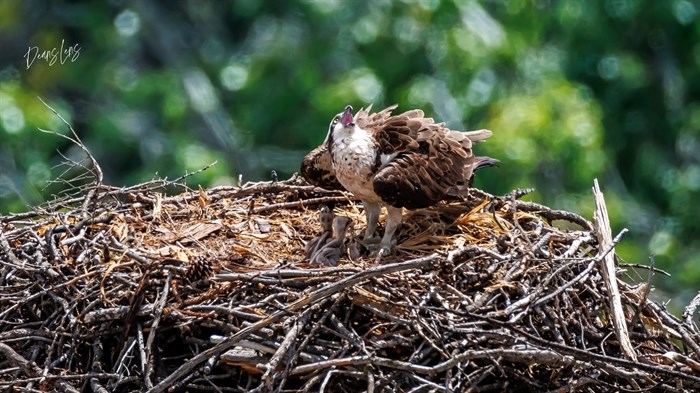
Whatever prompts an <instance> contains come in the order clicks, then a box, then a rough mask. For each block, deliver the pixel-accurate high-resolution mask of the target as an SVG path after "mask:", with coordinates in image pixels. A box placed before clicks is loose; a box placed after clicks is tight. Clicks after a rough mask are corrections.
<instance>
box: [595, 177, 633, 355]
mask: <svg viewBox="0 0 700 393" xmlns="http://www.w3.org/2000/svg"><path fill="white" fill-rule="evenodd" d="M593 196H594V198H595V206H596V209H595V212H594V214H593V223H594V224H593V225H594V227H595V235H596V237H597V238H598V244H599V245H600V250H601V252H602V251H603V250H606V249H608V248H609V247H610V246H612V245H614V242H613V239H612V233H611V231H610V220H609V218H608V209H607V207H606V206H605V198H604V197H603V193H602V192H601V191H600V186H599V185H598V179H594V180H593ZM602 262H603V263H602V265H601V270H602V271H603V279H604V280H605V286H606V288H607V290H608V297H609V301H610V312H611V313H612V320H613V326H614V327H615V334H616V335H617V339H618V340H619V341H620V347H621V348H622V351H623V352H624V353H625V355H626V356H627V357H628V358H630V359H631V360H637V353H636V352H635V350H634V347H633V346H632V342H631V341H630V337H629V332H628V331H627V320H626V318H625V310H624V309H623V308H622V298H621V296H620V290H619V289H618V287H617V276H616V274H615V251H614V250H611V251H610V252H609V253H608V255H606V256H605V257H604V258H603V261H602Z"/></svg>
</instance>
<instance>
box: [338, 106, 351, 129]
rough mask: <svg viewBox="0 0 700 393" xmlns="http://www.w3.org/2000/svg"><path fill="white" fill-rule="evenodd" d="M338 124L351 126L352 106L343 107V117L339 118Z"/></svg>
mask: <svg viewBox="0 0 700 393" xmlns="http://www.w3.org/2000/svg"><path fill="white" fill-rule="evenodd" d="M340 122H341V123H343V125H344V126H346V127H347V126H348V125H350V124H352V106H350V105H348V106H346V107H345V111H344V112H343V116H342V117H341V118H340Z"/></svg>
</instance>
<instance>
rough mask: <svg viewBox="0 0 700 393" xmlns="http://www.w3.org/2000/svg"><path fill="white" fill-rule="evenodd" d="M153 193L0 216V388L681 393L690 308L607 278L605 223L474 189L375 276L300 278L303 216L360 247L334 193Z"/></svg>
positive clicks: (284, 189)
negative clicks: (337, 223)
mask: <svg viewBox="0 0 700 393" xmlns="http://www.w3.org/2000/svg"><path fill="white" fill-rule="evenodd" d="M160 185H161V184H156V183H148V184H142V185H138V186H134V187H131V188H121V189H118V188H112V187H107V186H103V185H93V186H91V188H89V189H86V190H85V192H84V193H82V195H77V196H73V197H71V198H66V199H63V200H58V201H54V202H53V203H51V204H49V205H46V206H44V207H42V208H39V209H36V210H35V211H32V212H29V213H23V214H17V215H13V216H6V217H0V222H1V225H2V227H1V228H0V353H2V355H3V356H2V357H1V358H0V388H5V389H8V388H11V389H13V390H14V391H25V392H33V391H49V390H60V391H68V392H71V391H72V392H75V391H95V392H107V391H110V392H129V391H149V392H163V391H188V392H194V391H219V392H248V391H259V392H263V391H265V392H268V391H269V392H291V391H328V392H331V391H332V392H356V391H370V392H379V391H397V392H427V391H459V392H461V391H474V392H488V391H495V392H500V391H554V392H568V391H572V390H575V391H584V392H585V391H591V392H598V391H623V392H625V391H634V392H638V391H647V390H651V391H664V390H667V391H674V392H677V391H697V390H698V389H700V335H699V334H698V330H697V327H696V325H695V324H694V321H693V314H694V312H695V306H696V305H697V304H691V305H690V306H688V308H687V309H686V313H685V314H684V317H683V318H682V319H680V318H677V317H675V316H673V315H671V314H669V313H668V312H667V311H666V310H665V308H664V307H663V306H662V305H659V304H657V303H655V302H653V301H651V300H650V299H648V297H647V295H648V293H649V290H650V287H649V284H648V283H647V282H644V280H640V279H637V281H638V282H640V283H639V284H638V285H632V284H630V283H629V282H633V281H632V280H625V281H623V280H620V279H618V278H617V276H618V275H621V274H622V273H624V272H625V271H631V270H632V267H630V266H621V265H619V264H616V263H615V259H614V251H613V248H614V244H615V242H616V241H617V239H612V238H611V236H610V234H609V233H608V234H606V230H605V227H606V226H607V224H605V222H606V219H607V216H606V215H605V212H604V208H603V206H599V207H600V209H599V211H598V212H597V214H600V216H599V217H596V220H595V222H594V223H590V222H589V221H587V220H586V219H584V218H582V217H580V216H578V215H576V214H573V213H569V212H563V211H555V210H552V209H549V208H547V207H545V206H541V205H537V204H535V203H531V202H524V201H521V200H519V199H518V197H519V196H520V193H517V192H516V193H512V194H511V195H507V196H504V197H496V196H492V195H489V194H487V193H484V192H481V191H479V190H472V191H471V192H470V193H469V195H468V196H466V197H464V198H463V199H459V200H453V201H448V202H444V203H442V204H440V205H438V206H436V207H433V208H430V209H424V210H419V211H415V212H409V213H406V214H405V217H404V224H403V226H402V228H401V230H400V231H399V233H398V245H397V247H396V249H395V251H394V253H393V254H392V255H388V256H384V257H383V258H382V259H381V261H377V260H375V258H372V257H369V256H366V255H360V256H359V257H356V258H354V259H351V258H349V257H348V256H347V255H345V256H343V257H342V258H341V259H340V260H339V261H338V263H337V266H334V267H316V266H312V265H310V264H309V262H308V259H307V258H306V256H305V255H304V244H305V242H307V241H309V240H310V239H312V238H313V237H315V236H317V235H318V234H319V232H320V231H321V226H320V224H319V222H318V220H317V219H316V211H317V209H318V208H319V207H320V206H322V205H330V206H332V207H333V209H334V211H335V214H336V215H343V216H347V217H349V218H351V219H352V220H353V221H354V222H355V224H356V225H355V227H354V228H351V230H350V233H349V234H348V235H349V238H350V239H352V238H356V237H358V236H360V234H361V233H362V232H363V230H364V218H363V214H362V210H361V208H360V207H359V206H358V205H357V204H356V202H355V201H354V200H353V199H352V197H351V196H350V195H347V194H343V193H337V192H328V191H324V190H322V189H319V188H315V187H313V186H310V185H308V184H306V183H304V182H303V181H302V180H300V179H298V178H292V179H290V180H287V181H280V182H263V183H254V184H246V185H244V186H242V187H220V188H214V189H209V190H201V189H200V190H195V191H187V192H183V193H181V194H178V195H174V196H164V195H163V194H161V193H160V192H158V188H157V187H158V186H160ZM557 220H559V221H557ZM553 221H557V223H561V224H562V225H563V226H566V227H568V229H562V228H560V227H557V226H553V225H552V224H553ZM608 228H609V227H608ZM608 230H609V229H608ZM650 271H653V269H651V270H650ZM640 276H641V275H640ZM694 303H697V302H694Z"/></svg>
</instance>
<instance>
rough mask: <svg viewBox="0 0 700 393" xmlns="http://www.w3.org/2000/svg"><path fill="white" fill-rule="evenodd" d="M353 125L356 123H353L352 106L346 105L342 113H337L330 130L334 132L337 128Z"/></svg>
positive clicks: (351, 126)
mask: <svg viewBox="0 0 700 393" xmlns="http://www.w3.org/2000/svg"><path fill="white" fill-rule="evenodd" d="M353 127H355V123H353V118H352V106H350V105H346V106H345V110H344V111H343V112H342V113H338V114H337V115H335V117H334V118H333V121H331V125H330V127H329V130H328V131H329V132H333V131H334V130H336V129H340V128H353Z"/></svg>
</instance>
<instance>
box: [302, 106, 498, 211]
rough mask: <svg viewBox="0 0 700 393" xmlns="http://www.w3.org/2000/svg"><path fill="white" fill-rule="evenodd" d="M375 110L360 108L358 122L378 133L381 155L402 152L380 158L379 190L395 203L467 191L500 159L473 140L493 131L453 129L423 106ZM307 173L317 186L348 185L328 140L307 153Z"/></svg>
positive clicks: (428, 201) (424, 202) (420, 203)
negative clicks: (478, 149) (475, 148)
mask: <svg viewBox="0 0 700 393" xmlns="http://www.w3.org/2000/svg"><path fill="white" fill-rule="evenodd" d="M370 109H371V105H370V107H368V108H367V109H361V110H360V111H358V113H357V114H356V115H355V123H356V124H357V125H358V126H359V127H360V128H362V129H365V130H368V131H371V132H372V133H373V135H374V138H375V140H376V142H377V145H378V147H379V154H388V155H391V154H396V156H395V157H394V158H393V159H392V160H391V161H390V162H388V163H387V164H386V165H384V166H381V163H380V162H379V157H377V167H378V171H377V173H376V174H375V176H374V181H373V187H374V192H375V193H376V194H377V195H378V196H379V197H381V198H382V200H383V201H384V202H386V203H388V204H390V205H392V206H395V207H406V208H409V209H411V208H422V207H427V206H431V205H433V204H435V203H436V202H438V201H440V200H442V199H444V198H445V197H446V196H447V195H448V194H455V193H456V192H459V191H461V190H463V189H464V188H465V187H466V184H467V183H468V182H469V181H470V179H471V178H472V175H473V172H474V171H475V170H477V169H479V168H481V167H484V166H492V165H495V164H497V163H498V160H495V159H492V158H490V157H475V156H474V155H473V153H472V143H474V142H480V141H482V140H484V139H486V138H488V137H489V136H491V131H489V130H478V131H469V132H460V131H452V130H450V129H448V128H447V127H445V124H444V123H435V122H434V120H433V119H432V118H426V117H424V114H423V111H421V110H419V109H413V110H410V111H407V112H404V113H401V114H399V115H395V116H392V115H391V111H392V110H394V109H396V105H392V106H390V107H388V108H386V109H383V110H381V111H379V112H377V113H374V114H370V113H369V111H370ZM301 174H302V176H304V178H306V179H307V180H308V181H309V182H310V183H312V184H314V185H316V186H319V187H322V188H326V189H343V187H342V186H341V185H340V183H339V182H338V180H337V179H336V177H335V172H334V171H333V168H332V164H331V157H330V154H329V152H328V149H327V147H326V146H325V144H324V145H321V146H319V147H317V148H316V149H314V150H313V151H311V153H309V154H307V156H306V157H305V158H304V161H303V162H302V166H301Z"/></svg>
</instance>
